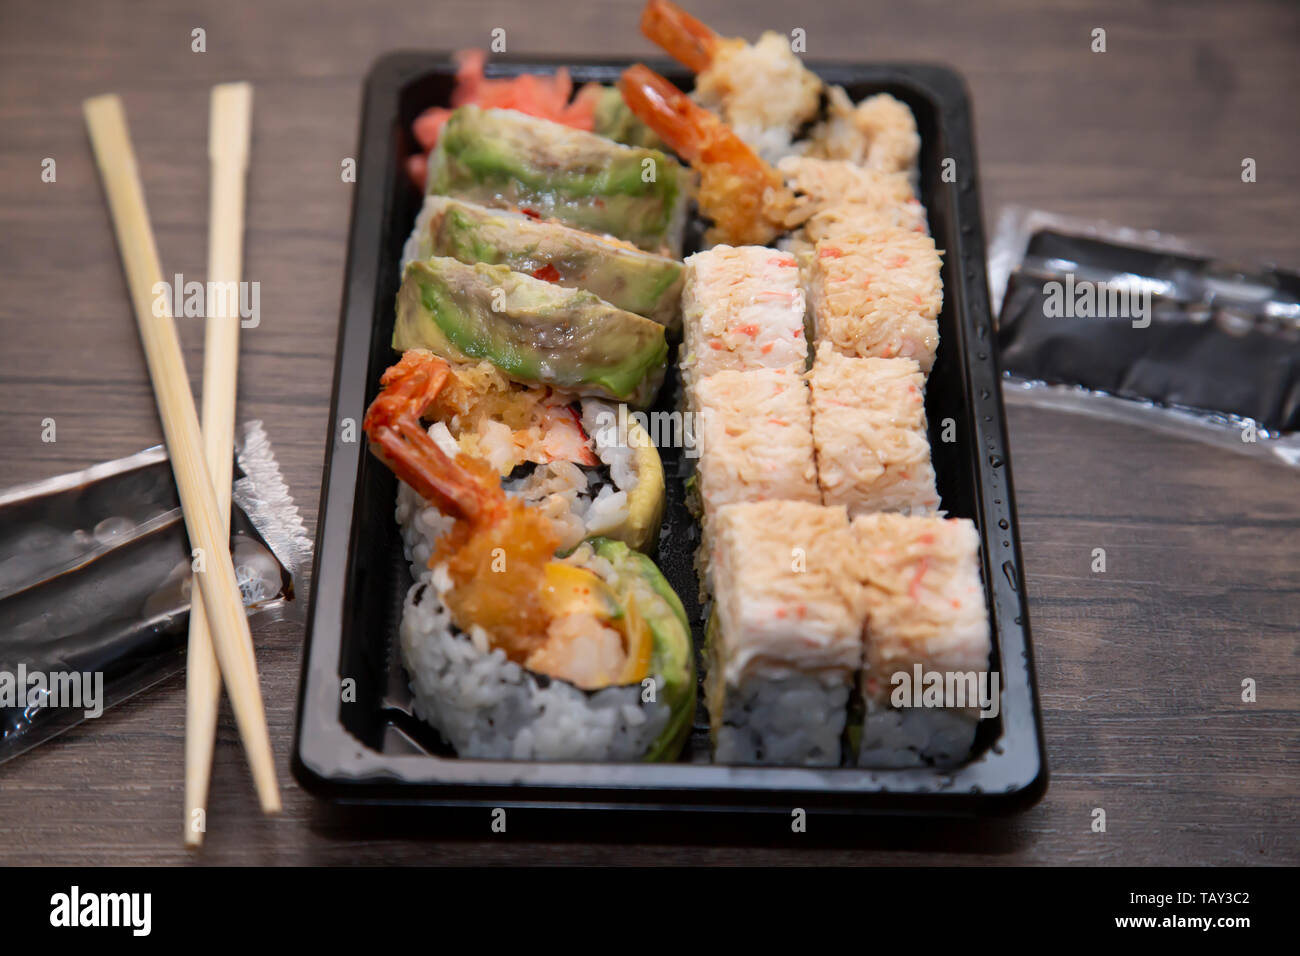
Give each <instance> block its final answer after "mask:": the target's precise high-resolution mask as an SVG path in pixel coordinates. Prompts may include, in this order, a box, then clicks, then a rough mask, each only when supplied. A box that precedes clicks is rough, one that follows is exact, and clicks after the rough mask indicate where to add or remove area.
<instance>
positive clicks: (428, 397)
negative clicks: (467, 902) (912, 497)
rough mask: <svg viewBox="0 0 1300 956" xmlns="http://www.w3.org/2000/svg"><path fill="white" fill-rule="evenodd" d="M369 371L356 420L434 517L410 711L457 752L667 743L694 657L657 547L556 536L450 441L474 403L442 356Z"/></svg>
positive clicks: (638, 753)
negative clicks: (652, 555)
mask: <svg viewBox="0 0 1300 956" xmlns="http://www.w3.org/2000/svg"><path fill="white" fill-rule="evenodd" d="M380 384H381V387H382V390H381V392H380V394H379V396H378V397H377V398H376V399H375V400H374V401H373V402H372V403H371V405H370V407H369V408H368V409H367V411H366V416H365V421H364V423H363V428H364V430H365V433H366V436H367V437H368V439H369V441H370V449H371V451H372V452H373V453H374V454H375V456H376V457H378V458H379V459H380V460H381V461H382V462H383V463H384V464H385V465H387V466H388V467H389V468H390V469H391V470H392V471H393V472H394V474H395V475H396V476H397V478H398V479H400V480H401V481H402V482H403V483H405V484H406V485H407V486H409V488H410V490H411V491H412V492H413V493H414V494H415V495H417V496H418V497H419V498H420V499H422V500H423V501H425V502H427V503H428V505H429V506H430V507H432V508H434V509H436V511H437V512H438V513H439V514H440V515H441V516H443V518H444V521H443V523H442V525H441V527H439V528H437V529H436V530H435V531H434V532H433V535H432V537H433V540H432V551H431V554H430V556H429V558H428V559H427V560H426V562H425V566H424V567H423V568H417V569H416V583H415V585H414V586H413V587H412V588H411V590H410V591H409V592H408V595H407V599H406V602H405V606H404V609H403V615H402V621H401V626H400V638H401V639H400V650H401V657H402V662H403V664H404V666H405V668H406V670H407V673H408V675H409V676H410V680H411V689H412V692H413V694H414V700H415V711H416V713H417V715H418V716H420V717H422V718H423V719H425V720H426V721H428V722H429V723H430V724H431V725H432V726H433V727H435V728H436V729H437V730H438V732H439V733H440V734H441V735H442V737H443V738H444V739H445V740H446V741H447V742H448V743H449V744H450V745H451V746H452V747H454V748H455V749H456V752H457V754H458V755H460V756H462V757H482V758H511V759H521V760H524V759H532V760H671V759H673V758H674V757H675V756H676V755H677V753H678V752H679V751H680V749H681V746H682V743H683V741H684V740H685V737H686V734H687V733H688V730H689V726H690V721H691V715H692V713H693V711H694V698H695V680H694V657H693V651H692V647H691V640H690V630H689V627H688V625H687V622H686V617H685V613H684V611H683V609H682V606H681V602H680V601H679V600H678V599H677V596H676V595H675V594H674V593H673V591H672V589H671V588H670V587H669V585H668V584H667V582H666V581H665V580H664V578H663V576H662V575H661V574H660V573H659V571H658V569H657V568H656V567H655V565H654V563H653V562H652V561H650V559H649V558H646V557H645V556H644V555H642V554H639V553H638V552H636V551H633V550H632V549H630V548H629V547H628V546H627V545H626V544H625V543H623V542H621V541H613V540H610V539H608V538H601V537H596V538H591V539H588V540H587V541H584V542H582V543H580V544H579V545H578V546H577V547H576V548H573V549H567V550H566V549H563V548H561V544H562V542H561V535H560V533H559V531H558V530H557V528H556V527H555V524H554V522H553V521H552V519H551V517H550V516H549V515H548V514H547V513H545V511H544V509H542V508H540V507H538V506H537V505H536V504H534V503H532V502H529V501H527V500H524V499H523V498H521V497H519V496H517V495H511V494H509V493H508V492H507V490H506V489H505V488H504V487H503V486H502V483H501V480H500V478H499V477H498V475H497V473H496V469H495V468H494V467H493V466H492V465H491V464H490V463H489V462H488V461H486V460H484V459H483V458H480V457H476V456H472V455H470V454H468V453H466V451H464V450H463V449H462V448H460V447H459V445H458V444H456V443H455V442H453V443H452V444H451V445H450V446H447V445H446V441H447V439H448V437H451V436H450V426H449V423H451V425H456V424H457V419H458V418H460V419H464V418H466V417H469V418H472V417H473V414H474V410H473V408H469V409H462V408H461V406H460V405H459V399H460V398H462V397H463V396H462V395H460V394H458V393H459V392H460V391H461V390H462V386H463V383H462V382H461V381H460V380H459V379H458V378H457V377H456V375H455V374H454V372H453V370H452V368H451V366H450V365H449V364H448V363H447V362H446V361H445V360H443V359H440V358H438V357H437V356H434V355H433V354H432V353H430V352H420V351H411V352H408V353H406V354H405V355H403V356H402V359H401V361H399V362H398V363H397V364H396V365H394V366H393V367H391V368H389V369H388V370H387V371H386V372H385V373H384V375H383V376H382V378H381V379H380ZM485 404H487V403H485ZM498 404H499V403H498ZM515 404H516V407H513V408H512V411H516V412H517V411H519V410H520V409H519V408H518V407H517V403H515ZM429 418H432V419H434V428H429V429H426V427H425V426H424V424H423V420H426V419H429ZM460 424H462V425H463V424H464V422H463V421H462V422H461V423H460ZM437 426H449V427H448V428H447V432H448V434H445V435H442V436H441V437H439V435H438V434H437V432H436V431H435V429H436V428H437Z"/></svg>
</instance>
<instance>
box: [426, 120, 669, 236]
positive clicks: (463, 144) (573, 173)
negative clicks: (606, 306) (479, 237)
mask: <svg viewBox="0 0 1300 956" xmlns="http://www.w3.org/2000/svg"><path fill="white" fill-rule="evenodd" d="M686 176H687V173H686V171H685V170H684V169H683V168H682V166H681V165H680V164H679V163H678V162H677V161H676V160H675V159H673V158H671V157H670V156H667V155H666V154H664V153H662V152H660V151H659V150H657V149H646V148H644V147H634V146H624V145H622V144H621V143H615V142H613V141H612V140H609V139H606V138H605V137H603V136H597V135H596V134H595V133H588V132H585V131H583V130H576V129H573V128H571V127H568V126H564V125H562V124H560V123H552V122H550V121H549V120H543V119H537V118H536V117H533V116H525V115H524V114H523V113H519V112H516V111H515V110H499V109H487V110H485V109H480V108H479V107H477V106H462V107H460V109H458V110H456V111H455V112H454V113H452V114H451V116H450V118H448V120H447V123H446V125H445V126H444V127H443V129H442V133H441V135H440V136H439V137H438V145H437V147H436V148H435V149H434V151H433V154H432V155H431V156H430V157H429V177H428V191H429V193H430V194H441V195H451V196H458V197H460V198H462V199H468V200H470V201H472V202H477V203H481V204H483V205H486V206H498V207H502V206H503V207H507V208H522V209H528V210H531V211H533V212H535V213H537V214H538V215H539V216H541V217H543V218H546V219H558V220H559V221H560V222H563V223H565V224H567V225H570V226H574V227H576V228H578V229H585V230H587V231H589V232H598V233H608V234H609V235H613V236H617V237H618V238H620V239H626V240H627V241H628V242H631V243H633V244H634V245H636V246H638V247H639V248H641V249H645V250H647V251H650V252H658V251H667V252H668V253H669V254H671V255H672V256H674V257H676V256H677V255H678V254H679V253H680V251H681V235H682V228H683V226H684V224H685V207H686V194H687V189H686V184H687V178H686Z"/></svg>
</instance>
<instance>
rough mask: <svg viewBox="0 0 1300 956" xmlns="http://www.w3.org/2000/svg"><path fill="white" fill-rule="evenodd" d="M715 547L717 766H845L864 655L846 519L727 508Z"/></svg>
mask: <svg viewBox="0 0 1300 956" xmlns="http://www.w3.org/2000/svg"><path fill="white" fill-rule="evenodd" d="M712 547H713V554H712V565H713V572H714V587H715V600H714V605H713V614H712V617H711V618H710V620H709V625H708V633H707V638H706V641H707V646H706V657H707V660H708V669H707V674H706V677H705V682H704V695H705V703H706V705H707V706H708V711H709V726H710V732H711V735H712V741H713V758H714V760H715V761H716V762H717V763H722V764H775V765H783V766H800V765H801V766H817V767H834V766H838V765H839V764H840V762H841V759H842V746H841V735H842V733H843V731H844V727H845V719H846V714H847V705H848V700H849V691H850V687H851V685H852V682H853V678H854V675H855V674H856V672H857V671H858V667H859V663H860V660H861V655H862V646H861V637H860V632H861V593H860V590H859V589H858V587H857V585H856V582H854V581H853V580H852V579H851V577H850V575H849V574H848V573H847V572H846V570H845V569H846V568H847V566H848V565H849V563H850V562H851V560H852V541H851V539H850V537H849V530H848V516H847V514H846V512H845V510H844V508H843V507H841V506H835V507H824V506H822V505H817V504H810V503H807V502H799V501H761V502H747V503H740V504H731V505H727V506H725V507H723V508H721V509H719V511H718V513H717V515H716V516H715V534H714V539H713V545H712Z"/></svg>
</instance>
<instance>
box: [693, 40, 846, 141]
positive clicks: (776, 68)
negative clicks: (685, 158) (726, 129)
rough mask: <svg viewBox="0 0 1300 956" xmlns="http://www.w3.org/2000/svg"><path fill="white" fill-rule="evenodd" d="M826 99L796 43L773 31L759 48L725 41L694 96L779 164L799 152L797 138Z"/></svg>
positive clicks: (697, 85) (702, 74)
mask: <svg viewBox="0 0 1300 956" xmlns="http://www.w3.org/2000/svg"><path fill="white" fill-rule="evenodd" d="M820 93H821V83H820V81H819V80H818V79H817V77H816V76H815V75H814V74H812V73H811V72H809V70H808V69H807V68H806V67H805V66H804V65H803V63H802V62H801V61H800V59H799V57H798V55H796V54H795V53H794V52H793V51H792V50H791V49H790V38H789V37H788V36H785V35H784V34H781V33H776V32H774V31H770V30H769V31H768V32H766V33H764V34H763V35H762V37H760V38H759V40H758V42H757V43H754V44H753V45H750V44H748V43H743V42H737V41H728V40H724V41H722V42H721V43H720V44H719V47H718V49H717V50H716V51H715V53H714V59H713V62H712V63H710V64H709V66H708V68H707V69H706V70H703V71H702V72H701V73H700V74H699V76H697V77H696V78H695V92H694V93H693V96H694V98H695V99H696V100H697V101H698V102H699V103H700V104H701V105H702V106H705V107H706V108H708V109H711V110H713V111H714V112H716V113H718V114H719V115H720V116H721V117H722V119H723V121H724V122H726V124H727V125H728V126H730V127H731V128H732V130H733V131H734V132H735V133H736V135H737V136H739V137H740V138H741V139H742V140H743V141H744V142H745V143H746V144H748V145H749V146H750V147H751V148H752V149H754V150H755V151H756V152H757V153H758V154H759V155H760V156H762V157H763V158H764V159H765V160H767V161H768V162H770V163H775V162H776V161H777V160H778V159H780V158H781V157H783V156H788V155H789V154H790V153H791V151H792V150H793V149H795V147H794V145H793V139H794V136H795V134H796V133H797V132H798V131H799V129H800V128H801V127H802V126H803V125H804V124H805V123H806V122H808V121H810V120H812V119H813V118H814V117H815V116H816V115H817V106H818V101H819V98H820Z"/></svg>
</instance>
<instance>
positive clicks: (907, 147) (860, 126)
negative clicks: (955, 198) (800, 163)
mask: <svg viewBox="0 0 1300 956" xmlns="http://www.w3.org/2000/svg"><path fill="white" fill-rule="evenodd" d="M641 32H642V33H644V34H645V35H646V36H647V37H649V38H650V39H651V40H652V41H654V42H655V43H657V44H659V45H660V46H661V47H663V48H664V49H665V50H666V51H667V52H668V53H669V54H671V55H672V56H673V57H674V58H676V59H677V60H678V61H680V62H681V63H683V64H684V65H685V66H686V67H687V68H688V69H690V70H692V71H694V72H695V73H696V77H695V93H694V94H693V95H694V97H695V99H696V100H698V102H699V103H700V104H701V105H702V106H704V107H706V108H708V109H710V110H712V111H713V112H715V113H717V114H718V115H719V116H720V117H721V118H722V120H723V121H724V122H725V123H726V124H728V125H729V126H730V127H731V128H732V129H734V130H735V132H736V135H737V136H738V137H739V138H740V139H741V140H742V141H743V142H745V143H746V144H748V145H749V146H750V147H751V148H753V150H754V151H755V152H757V153H758V154H759V155H760V156H761V157H762V158H763V159H765V160H766V161H768V162H771V163H775V162H776V161H777V160H779V159H781V158H783V157H785V156H789V155H792V154H807V155H812V156H818V157H822V158H826V159H843V160H850V161H852V162H854V163H859V164H862V165H867V166H870V167H872V168H877V169H881V170H883V171H887V172H905V171H907V170H910V169H911V168H913V167H914V166H915V165H916V155H917V152H918V150H919V148H920V143H921V140H920V137H919V136H918V135H917V132H916V120H915V118H914V117H913V116H912V111H911V110H910V109H908V108H907V106H906V105H905V104H904V103H902V102H900V101H899V100H897V99H895V98H894V97H892V96H890V95H889V94H887V93H881V94H879V95H877V96H873V97H870V98H868V99H866V100H863V101H862V103H860V104H858V105H857V106H854V104H853V101H852V100H851V99H849V96H848V93H846V92H845V90H844V88H843V87H840V86H834V85H829V84H824V83H823V82H822V81H821V79H820V78H819V77H818V76H817V75H816V74H815V73H813V72H812V71H811V70H809V69H808V68H807V67H805V66H804V65H803V63H802V62H801V61H800V58H799V56H798V55H797V54H796V53H795V52H794V51H793V49H792V48H791V45H790V38H789V37H787V36H784V35H782V34H780V33H775V32H772V31H769V32H766V33H764V34H763V35H762V37H760V38H759V40H758V42H757V43H754V44H749V43H746V42H745V41H744V40H742V39H739V38H734V37H722V36H719V35H718V34H717V33H715V32H714V31H713V30H712V29H710V28H709V27H708V26H707V25H705V24H704V23H701V22H700V21H699V20H697V19H696V18H695V17H693V16H691V15H690V14H688V13H687V12H686V11H685V10H683V9H682V8H681V7H678V6H677V5H676V4H674V3H671V2H669V0H649V2H648V3H647V4H646V7H645V11H644V12H643V13H642V16H641Z"/></svg>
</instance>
